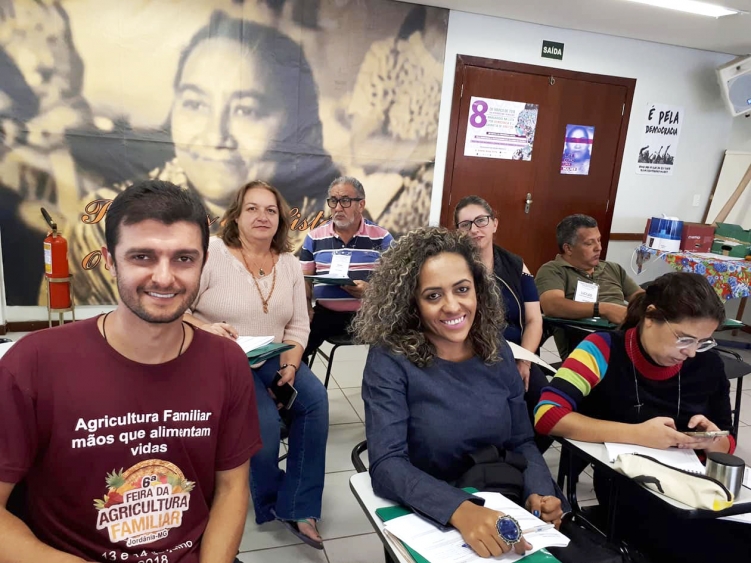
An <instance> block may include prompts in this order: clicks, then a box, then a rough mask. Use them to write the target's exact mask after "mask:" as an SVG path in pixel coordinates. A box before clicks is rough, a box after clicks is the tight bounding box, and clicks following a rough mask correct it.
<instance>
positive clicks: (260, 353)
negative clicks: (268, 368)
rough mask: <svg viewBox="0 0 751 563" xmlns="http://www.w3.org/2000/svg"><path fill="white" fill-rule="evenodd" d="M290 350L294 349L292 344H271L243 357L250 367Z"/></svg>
mask: <svg viewBox="0 0 751 563" xmlns="http://www.w3.org/2000/svg"><path fill="white" fill-rule="evenodd" d="M292 348H294V346H292V344H282V343H274V342H272V343H271V344H266V346H261V347H260V348H256V349H255V350H252V351H250V352H247V353H246V354H245V355H246V356H248V361H249V362H250V365H251V366H252V365H255V364H260V363H261V362H265V361H266V360H270V359H271V358H276V357H277V356H278V355H279V354H281V353H282V352H286V351H287V350H292Z"/></svg>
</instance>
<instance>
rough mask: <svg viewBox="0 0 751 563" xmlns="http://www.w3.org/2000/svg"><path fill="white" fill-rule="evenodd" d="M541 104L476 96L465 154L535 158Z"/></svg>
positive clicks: (509, 158) (471, 111) (470, 117)
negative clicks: (538, 115)
mask: <svg viewBox="0 0 751 563" xmlns="http://www.w3.org/2000/svg"><path fill="white" fill-rule="evenodd" d="M538 109H539V106H538V105H537V104H527V103H524V102H510V101H507V100H494V99H493V98H478V97H476V96H472V99H471V100H470V107H469V123H467V138H466V140H465V142H464V156H476V157H480V158H502V159H506V160H532V147H533V145H534V142H535V129H536V128H537V111H538Z"/></svg>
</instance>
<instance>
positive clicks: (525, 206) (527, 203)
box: [524, 194, 532, 215]
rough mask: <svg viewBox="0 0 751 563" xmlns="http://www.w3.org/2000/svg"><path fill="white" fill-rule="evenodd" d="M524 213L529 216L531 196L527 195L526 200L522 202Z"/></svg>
mask: <svg viewBox="0 0 751 563" xmlns="http://www.w3.org/2000/svg"><path fill="white" fill-rule="evenodd" d="M524 203H525V205H524V213H526V214H527V215H529V208H530V207H531V206H532V194H527V199H525V200H524Z"/></svg>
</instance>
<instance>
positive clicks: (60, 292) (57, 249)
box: [42, 207, 70, 309]
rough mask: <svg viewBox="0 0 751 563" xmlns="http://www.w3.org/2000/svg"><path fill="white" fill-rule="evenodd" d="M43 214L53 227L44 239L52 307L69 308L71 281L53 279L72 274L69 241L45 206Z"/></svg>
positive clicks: (45, 269) (45, 270)
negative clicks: (59, 230)
mask: <svg viewBox="0 0 751 563" xmlns="http://www.w3.org/2000/svg"><path fill="white" fill-rule="evenodd" d="M42 215H44V220H45V221H47V224H48V225H49V226H50V229H52V232H50V233H49V234H48V235H47V238H46V239H44V275H45V276H47V278H49V280H50V283H49V290H50V309H68V308H70V281H69V280H68V281H64V282H56V281H53V280H55V279H59V278H67V277H68V276H69V275H70V274H69V272H68V241H67V240H65V238H63V236H62V235H61V234H60V233H59V232H57V223H55V222H54V221H53V220H52V217H50V214H49V213H47V210H46V209H45V208H44V207H42Z"/></svg>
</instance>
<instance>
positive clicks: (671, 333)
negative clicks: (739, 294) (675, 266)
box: [535, 272, 751, 563]
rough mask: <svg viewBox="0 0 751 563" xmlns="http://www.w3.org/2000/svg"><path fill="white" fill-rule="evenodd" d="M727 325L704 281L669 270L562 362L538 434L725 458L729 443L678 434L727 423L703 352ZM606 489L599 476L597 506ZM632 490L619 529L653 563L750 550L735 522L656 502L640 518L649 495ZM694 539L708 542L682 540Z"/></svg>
mask: <svg viewBox="0 0 751 563" xmlns="http://www.w3.org/2000/svg"><path fill="white" fill-rule="evenodd" d="M724 319H725V309H724V306H723V304H722V302H721V301H720V299H719V298H718V297H717V294H716V293H715V292H714V290H713V289H712V287H711V286H710V285H709V283H708V282H707V280H706V279H705V278H703V277H702V276H700V275H698V274H689V273H684V272H673V273H669V274H666V275H664V276H662V277H660V278H658V279H657V280H655V282H654V283H653V284H652V285H650V286H649V287H648V288H647V291H646V293H644V294H642V295H639V296H637V298H636V299H634V300H633V301H632V302H631V303H630V304H629V307H628V312H627V316H626V321H625V322H624V324H623V326H622V327H621V329H622V330H621V331H619V332H608V333H603V332H598V333H594V334H591V335H590V336H588V337H587V338H585V339H584V340H583V341H582V342H581V344H579V346H577V348H576V349H575V350H574V351H573V352H572V353H571V355H570V356H569V357H568V358H566V360H565V361H564V362H563V365H562V366H561V368H560V369H559V370H558V373H556V376H555V377H554V378H553V380H552V382H551V383H550V385H549V386H548V387H545V388H544V389H543V392H542V396H541V397H540V402H539V403H538V405H537V407H536V409H535V428H536V430H537V431H538V432H540V433H542V434H550V435H553V436H562V437H565V438H571V439H575V440H582V441H585V442H621V443H629V444H638V445H642V446H649V447H653V448H660V449H664V448H669V447H672V446H677V447H679V448H689V449H694V450H702V451H704V452H708V451H719V452H730V453H732V452H733V451H734V450H735V439H734V438H733V437H732V436H726V437H722V438H714V439H712V438H710V439H705V438H695V437H689V436H687V435H686V434H684V433H683V432H685V431H688V430H695V431H712V430H730V428H731V426H732V424H731V415H730V384H729V382H728V380H727V377H726V376H725V370H724V367H723V363H722V360H721V359H720V357H719V356H718V355H717V354H716V353H714V352H710V353H704V352H707V351H708V350H710V349H711V348H713V347H714V346H716V345H717V343H716V342H715V341H714V339H713V338H712V334H713V332H714V331H715V330H716V329H717V327H718V326H719V325H720V324H721V323H722V322H723V321H724ZM604 485H607V483H606V477H605V475H604V474H600V473H598V472H595V492H596V493H597V497H598V500H599V502H600V504H601V505H602V504H606V503H607V502H608V500H609V499H608V498H607V494H608V487H607V486H604ZM634 489H635V490H634V491H633V494H631V493H632V491H629V494H628V495H625V494H624V495H621V496H620V499H619V503H618V505H617V508H616V510H617V511H618V531H619V533H620V534H621V535H623V537H624V539H626V540H628V541H630V542H631V543H632V545H635V546H636V547H637V548H639V549H642V550H643V551H644V552H646V553H650V554H654V555H655V556H656V557H658V558H657V559H656V560H657V561H659V562H660V563H663V562H668V561H680V562H682V563H684V562H694V561H696V562H700V561H701V562H705V561H708V560H709V559H708V557H710V556H711V555H710V554H714V555H717V554H719V553H722V554H723V555H725V554H734V553H739V554H744V557H746V556H747V555H748V553H751V537H750V536H749V534H747V533H745V532H746V530H745V529H744V528H741V529H739V527H740V526H742V525H741V524H737V523H733V522H723V521H717V520H699V521H695V520H685V519H684V520H680V521H679V520H676V517H675V516H673V515H672V514H671V513H669V512H668V511H667V510H666V509H663V508H662V507H661V505H660V504H659V503H654V502H651V503H649V505H648V506H649V511H648V514H644V513H645V512H647V511H646V510H644V506H645V505H643V504H642V503H640V501H639V499H645V498H646V497H644V496H643V495H648V494H651V493H647V492H646V491H644V490H642V489H640V488H638V487H635V488H634ZM647 500H648V499H647ZM640 509H641V510H640ZM739 532H741V533H739ZM694 534H695V535H694ZM694 537H695V538H707V539H709V538H711V540H710V541H698V542H694V541H685V538H694ZM680 538H684V539H680ZM718 546H721V549H720V548H719V547H718ZM718 549H719V551H718Z"/></svg>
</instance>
